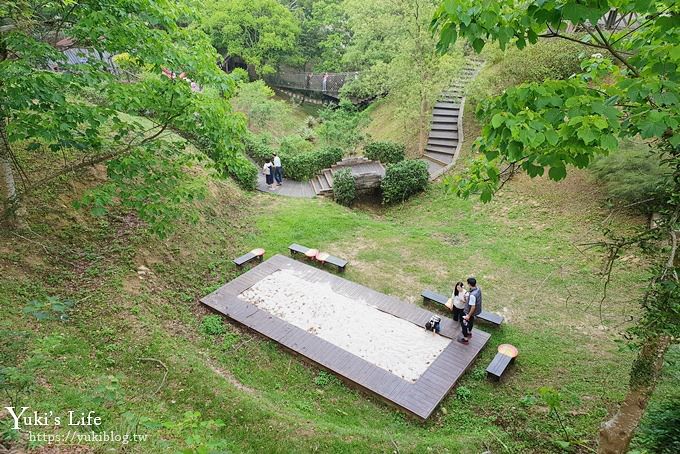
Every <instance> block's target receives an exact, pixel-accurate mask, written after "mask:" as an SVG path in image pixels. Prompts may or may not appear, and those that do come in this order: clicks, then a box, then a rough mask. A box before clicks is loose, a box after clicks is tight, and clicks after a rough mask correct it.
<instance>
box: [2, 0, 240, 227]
mask: <svg viewBox="0 0 680 454" xmlns="http://www.w3.org/2000/svg"><path fill="white" fill-rule="evenodd" d="M187 16H189V11H188V10H186V8H184V7H183V5H182V4H181V3H177V2H169V1H165V0H154V1H149V0H78V1H73V0H69V1H58V2H47V3H45V2H39V1H34V0H23V1H21V2H18V3H14V4H7V3H3V5H2V6H0V17H2V19H1V20H2V22H0V99H2V103H0V145H1V146H0V157H1V159H0V162H1V163H2V170H3V172H2V175H3V184H4V188H5V193H6V194H5V196H6V198H5V199H4V200H5V201H6V202H7V203H6V205H7V208H8V210H6V213H11V212H13V213H15V214H14V217H15V218H16V215H17V214H18V215H19V217H20V215H21V202H22V198H23V197H25V196H26V195H27V194H29V193H30V192H31V191H33V190H35V189H37V188H40V187H42V186H44V185H47V184H50V183H53V182H55V180H57V179H58V178H66V177H68V178H77V177H78V171H79V170H81V169H84V168H86V167H89V166H94V165H96V164H100V163H103V164H106V165H107V168H108V176H109V180H108V182H107V184H105V185H103V186H102V187H99V188H96V189H95V190H94V191H93V192H92V193H90V194H89V195H88V197H86V200H85V202H86V203H88V204H89V205H90V206H91V207H92V209H93V213H94V214H103V213H104V212H105V211H106V207H107V206H110V205H114V204H121V205H123V206H126V207H128V208H133V209H136V210H137V211H138V212H139V213H140V215H141V217H142V219H143V220H145V221H147V222H149V225H150V227H151V228H153V229H154V230H155V231H156V232H157V233H159V234H161V235H162V234H165V233H167V231H168V229H169V227H170V221H171V220H172V219H174V218H176V217H178V216H180V215H181V214H182V212H183V210H182V208H181V207H180V204H181V203H182V202H183V201H186V200H188V199H193V198H195V197H197V196H200V195H201V193H202V188H201V187H200V185H197V184H196V183H195V182H192V179H191V178H190V176H189V175H188V174H187V172H185V170H186V168H187V167H188V166H191V165H192V164H193V163H195V162H196V161H197V160H204V159H208V160H210V161H211V162H212V163H214V164H215V165H216V166H217V167H218V169H219V170H220V171H221V172H224V173H227V172H231V173H232V174H239V173H242V172H243V169H244V168H245V167H244V166H245V164H244V161H245V158H243V157H241V155H240V153H239V151H240V146H241V145H240V141H239V135H240V134H242V133H243V132H244V131H245V122H244V119H243V118H241V117H238V116H235V115H233V114H232V113H231V108H230V106H229V103H228V101H227V100H226V98H225V97H224V96H223V94H228V93H230V92H231V91H232V88H233V85H234V84H233V81H232V80H231V78H230V77H229V76H227V75H225V74H224V73H223V72H222V71H220V70H219V68H217V67H216V65H215V61H216V58H217V55H216V53H215V51H214V49H212V47H211V45H210V41H209V39H208V37H207V36H206V35H205V34H203V33H201V32H200V31H197V30H190V29H188V28H187V27H184V26H182V25H180V24H179V23H178V20H179V18H185V17H187ZM69 49H70V50H72V52H75V53H76V54H78V55H76V56H78V57H79V58H78V59H77V60H75V59H72V60H68V59H67V58H66V55H65V54H64V53H63V51H66V50H69ZM122 53H127V56H128V58H129V59H130V60H131V61H134V62H136V64H137V65H138V67H139V75H138V76H137V77H136V78H135V80H134V81H133V83H128V82H127V81H123V80H122V79H121V78H119V77H117V75H116V72H117V71H118V70H117V69H116V68H115V67H112V66H111V64H110V63H109V60H108V56H111V55H117V54H122ZM84 55H86V56H84ZM189 76H190V77H191V78H192V79H194V80H195V81H196V82H197V83H198V84H199V86H200V87H202V90H201V91H196V90H195V89H192V86H191V85H190V83H189V81H188V80H187V77H189ZM121 112H127V113H129V114H133V116H130V115H121ZM141 115H143V116H144V117H145V119H144V120H142V118H141ZM170 129H174V130H176V131H178V132H181V133H183V134H185V135H187V136H190V137H191V138H193V139H196V140H197V141H199V142H200V143H203V144H209V145H210V146H209V147H205V148H209V150H210V152H209V155H207V156H206V155H201V154H199V155H191V154H189V153H185V152H184V151H183V150H184V146H183V144H181V143H180V142H177V141H167V140H161V139H163V138H164V136H165V135H166V134H167V132H168V131H169V130H170ZM18 150H21V152H18ZM57 156H59V157H60V159H59V161H57V160H56V159H55V158H56V157H57ZM27 159H28V160H30V161H31V164H32V165H35V163H36V162H38V163H40V167H39V168H38V169H35V170H33V171H32V172H31V174H29V173H28V172H27V171H26V170H25V166H24V162H25V161H26V160H27ZM62 160H63V162H64V164H63V165H60V164H57V163H58V162H61V161H62ZM245 162H247V161H245ZM17 178H18V179H19V181H20V183H21V184H17Z"/></svg>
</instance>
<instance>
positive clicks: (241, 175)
mask: <svg viewBox="0 0 680 454" xmlns="http://www.w3.org/2000/svg"><path fill="white" fill-rule="evenodd" d="M228 171H229V175H231V177H232V178H233V179H234V180H236V182H237V183H238V185H239V186H241V188H243V189H246V190H253V189H255V188H256V187H257V174H258V172H259V169H258V168H257V167H255V165H253V163H252V162H250V161H249V160H248V159H247V158H246V157H245V156H243V155H242V154H237V155H236V156H235V157H234V159H233V161H232V162H230V163H229V166H228Z"/></svg>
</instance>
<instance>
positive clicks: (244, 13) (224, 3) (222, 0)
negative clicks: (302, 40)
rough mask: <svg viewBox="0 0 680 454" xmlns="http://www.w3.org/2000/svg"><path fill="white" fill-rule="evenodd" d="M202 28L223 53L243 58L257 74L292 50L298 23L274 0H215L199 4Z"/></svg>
mask: <svg viewBox="0 0 680 454" xmlns="http://www.w3.org/2000/svg"><path fill="white" fill-rule="evenodd" d="M197 8H199V9H200V10H202V11H204V12H205V16H204V17H203V18H202V24H203V28H204V29H205V30H206V31H208V33H210V36H211V37H212V41H213V45H214V46H215V47H216V48H217V49H218V50H219V51H220V52H221V53H223V54H224V55H225V56H228V57H234V56H238V57H240V58H242V59H243V60H244V61H245V62H246V63H247V64H248V65H252V66H253V67H254V68H255V70H256V71H257V72H258V73H260V74H270V73H273V72H275V71H276V67H277V65H278V63H279V62H280V61H281V60H283V59H284V57H285V56H287V55H288V54H291V53H293V51H294V49H295V44H296V40H297V36H298V34H299V33H300V25H299V23H298V21H297V20H296V18H295V16H294V15H293V14H292V13H291V12H290V11H289V10H288V9H286V7H284V6H283V5H281V4H280V3H279V2H277V1H276V0H249V1H242V0H216V1H211V2H207V3H206V4H202V3H201V4H199V5H197Z"/></svg>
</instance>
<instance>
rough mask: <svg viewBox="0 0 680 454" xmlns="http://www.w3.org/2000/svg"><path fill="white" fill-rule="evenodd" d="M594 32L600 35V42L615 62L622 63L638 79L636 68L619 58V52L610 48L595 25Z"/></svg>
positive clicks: (638, 74) (638, 73)
mask: <svg viewBox="0 0 680 454" xmlns="http://www.w3.org/2000/svg"><path fill="white" fill-rule="evenodd" d="M595 31H597V34H598V35H600V38H601V39H602V41H603V42H602V44H603V45H604V46H605V47H606V48H607V50H608V51H609V52H610V53H611V54H612V55H613V56H614V57H615V58H616V59H617V60H619V61H620V62H621V63H623V64H624V65H625V66H626V68H628V69H630V70H631V71H632V72H633V74H635V77H640V72H639V71H638V70H637V68H636V67H635V66H633V65H631V64H630V63H628V60H626V59H625V58H623V57H622V56H621V54H620V53H619V51H617V50H616V49H614V48H613V47H612V45H611V44H610V43H609V42H608V41H607V38H605V36H604V34H603V33H602V30H600V27H598V26H597V25H595ZM588 33H590V31H589V32H588ZM591 36H592V33H591Z"/></svg>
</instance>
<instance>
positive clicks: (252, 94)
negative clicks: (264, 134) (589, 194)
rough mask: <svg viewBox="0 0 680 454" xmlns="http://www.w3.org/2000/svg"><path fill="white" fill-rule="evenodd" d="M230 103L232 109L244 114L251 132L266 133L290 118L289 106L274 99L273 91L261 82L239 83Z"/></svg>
mask: <svg viewBox="0 0 680 454" xmlns="http://www.w3.org/2000/svg"><path fill="white" fill-rule="evenodd" d="M232 74H233V73H232ZM231 102H232V105H233V106H234V109H236V110H237V111H239V112H243V113H244V114H246V116H247V117H248V127H249V128H250V129H253V130H265V131H266V130H268V129H271V128H274V127H276V126H277V125H280V124H282V123H286V122H288V121H290V119H291V118H292V117H291V108H290V106H289V105H288V104H287V103H286V102H285V101H278V100H276V99H274V90H272V89H271V88H269V87H268V86H267V85H266V84H265V83H264V82H263V81H261V80H256V81H255V82H250V83H244V82H240V83H239V84H238V89H237V93H236V96H235V97H234V98H233V99H232V100H231Z"/></svg>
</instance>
